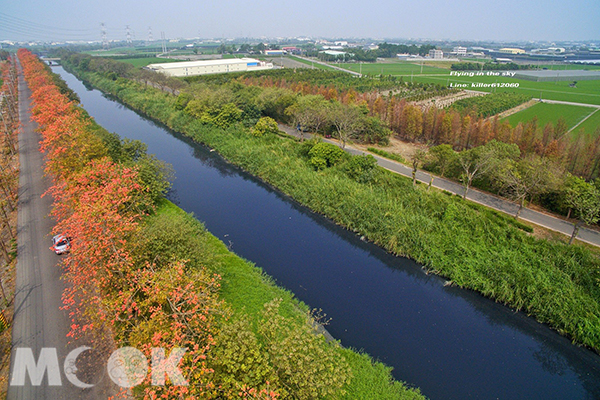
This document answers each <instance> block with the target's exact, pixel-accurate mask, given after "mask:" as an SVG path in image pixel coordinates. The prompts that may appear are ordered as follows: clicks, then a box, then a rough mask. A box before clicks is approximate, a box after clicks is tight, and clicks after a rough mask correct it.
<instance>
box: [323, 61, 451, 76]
mask: <svg viewBox="0 0 600 400" xmlns="http://www.w3.org/2000/svg"><path fill="white" fill-rule="evenodd" d="M332 65H337V66H339V67H342V68H345V69H347V70H349V71H354V72H360V71H362V73H363V74H369V75H379V74H383V75H407V76H410V75H411V74H413V75H418V74H421V64H417V63H410V62H389V63H387V62H386V63H362V65H361V64H360V63H340V64H332ZM447 72H448V70H447V69H443V68H435V67H429V66H427V65H423V72H422V73H423V74H442V73H447ZM405 80H406V79H405Z"/></svg>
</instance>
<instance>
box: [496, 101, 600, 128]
mask: <svg viewBox="0 0 600 400" xmlns="http://www.w3.org/2000/svg"><path fill="white" fill-rule="evenodd" d="M595 110H596V109H595V108H591V107H580V106H573V105H568V104H550V103H538V104H536V105H534V106H532V107H529V108H527V109H525V110H523V111H519V112H518V113H516V114H513V115H511V116H509V117H507V118H506V120H507V121H508V122H509V123H510V124H511V125H512V126H513V127H514V126H516V125H517V124H518V123H519V122H522V123H525V122H528V121H531V120H532V119H533V117H535V116H537V118H538V126H539V127H541V128H543V127H544V126H545V125H546V124H547V123H548V122H552V123H553V124H556V122H557V121H558V119H559V118H560V117H562V118H563V119H564V120H565V122H566V123H567V126H568V127H569V129H571V128H572V127H574V126H575V125H577V123H579V122H580V121H581V120H582V119H584V118H585V117H587V116H588V115H590V114H591V113H592V112H594V111H595ZM586 122H587V121H586ZM592 132H593V131H592ZM592 132H589V133H592Z"/></svg>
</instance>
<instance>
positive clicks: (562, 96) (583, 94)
mask: <svg viewBox="0 0 600 400" xmlns="http://www.w3.org/2000/svg"><path fill="white" fill-rule="evenodd" d="M408 76H410V75H408ZM413 79H414V81H416V82H428V83H439V84H442V85H449V84H450V83H453V84H467V85H468V86H467V87H465V89H467V90H469V89H470V90H477V91H481V92H493V91H498V92H501V91H504V92H518V93H525V94H528V95H530V96H532V97H534V98H540V97H541V98H542V99H546V100H560V101H570V102H574V103H583V104H595V105H600V80H594V81H580V82H578V83H577V87H575V88H572V87H570V86H569V84H570V83H571V82H569V81H562V82H533V81H526V80H521V79H515V78H505V77H501V76H498V77H496V76H473V77H468V76H466V77H465V76H459V77H456V76H451V75H450V72H448V71H444V73H443V74H437V75H415V76H414V77H413ZM405 80H406V78H405ZM475 83H484V84H486V83H487V84H492V83H502V84H504V83H513V84H518V87H509V88H491V87H488V88H486V87H474V86H472V85H471V84H475Z"/></svg>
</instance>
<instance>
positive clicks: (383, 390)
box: [146, 200, 423, 400]
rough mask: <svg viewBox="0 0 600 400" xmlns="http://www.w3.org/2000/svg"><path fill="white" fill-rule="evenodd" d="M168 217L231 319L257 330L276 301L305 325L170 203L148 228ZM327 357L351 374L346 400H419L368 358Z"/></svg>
mask: <svg viewBox="0 0 600 400" xmlns="http://www.w3.org/2000/svg"><path fill="white" fill-rule="evenodd" d="M161 216H166V217H168V218H169V219H170V222H171V223H172V224H175V225H176V226H177V225H179V226H182V227H183V226H187V227H188V228H186V232H187V231H188V230H190V228H191V230H190V231H189V232H187V234H186V235H185V238H184V239H183V240H184V241H187V242H188V243H181V245H182V246H183V247H184V248H191V249H193V251H196V252H198V253H199V256H198V258H200V260H199V261H200V262H201V263H202V264H204V265H206V266H208V267H209V268H211V270H213V271H215V272H217V273H218V274H220V275H221V278H222V279H221V291H220V296H221V298H222V299H223V300H225V302H226V303H227V304H228V306H230V308H231V309H232V311H233V313H234V315H238V316H239V315H240V314H243V315H245V316H246V317H248V318H249V320H250V323H251V324H252V325H253V326H256V324H257V323H258V321H259V320H260V318H261V312H262V311H263V309H264V304H265V303H268V302H270V301H272V300H273V299H276V298H281V299H283V301H282V303H281V307H280V313H281V315H283V316H284V317H286V318H289V319H291V320H292V321H296V323H303V321H304V319H303V316H304V315H305V313H306V312H307V311H308V310H309V307H308V306H307V305H306V304H304V303H302V302H301V301H299V300H297V299H296V298H295V297H294V295H293V293H291V292H290V291H288V290H285V289H283V288H281V287H279V286H277V285H276V284H275V283H274V282H273V280H272V278H271V277H269V276H268V275H266V274H265V273H264V272H263V271H262V270H261V269H260V268H258V267H257V266H255V265H254V264H252V263H250V262H248V261H246V260H244V259H242V258H240V257H239V256H237V255H235V254H234V253H232V252H230V251H229V250H228V249H227V247H226V246H225V244H224V243H223V242H221V241H220V240H219V239H217V238H216V237H215V236H213V235H212V234H211V233H210V232H208V231H207V230H206V229H205V228H204V225H203V224H202V223H201V222H199V221H198V220H196V219H195V218H194V217H193V216H192V215H190V214H187V213H185V212H184V211H183V210H182V209H180V208H179V207H177V206H176V205H175V204H173V203H171V202H170V201H168V200H162V201H161V203H160V204H159V206H158V208H157V210H156V213H155V215H154V216H151V217H149V219H148V220H147V222H146V223H147V224H153V223H155V221H158V220H159V218H160V217H161ZM329 349H330V351H331V352H335V353H336V354H337V357H343V358H344V359H346V361H347V362H348V364H349V366H350V369H351V371H352V380H351V381H350V383H349V384H348V385H346V387H344V390H345V392H346V393H345V395H343V396H342V398H345V399H407V400H413V399H414V400H417V399H423V396H422V395H420V394H419V392H418V390H413V389H409V388H407V387H406V386H405V385H404V384H402V383H400V382H398V381H395V380H394V379H393V378H392V375H391V368H389V367H387V366H385V365H383V364H381V363H379V362H375V361H374V360H373V359H372V358H371V357H370V356H368V355H367V354H364V353H358V352H355V351H353V350H351V349H347V348H343V347H340V346H333V345H332V346H330V347H329Z"/></svg>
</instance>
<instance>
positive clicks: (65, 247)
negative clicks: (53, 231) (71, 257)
mask: <svg viewBox="0 0 600 400" xmlns="http://www.w3.org/2000/svg"><path fill="white" fill-rule="evenodd" d="M50 250H52V251H54V252H55V253H56V254H64V253H68V252H69V250H71V238H69V237H67V236H65V235H56V236H54V237H53V238H52V247H50Z"/></svg>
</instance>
